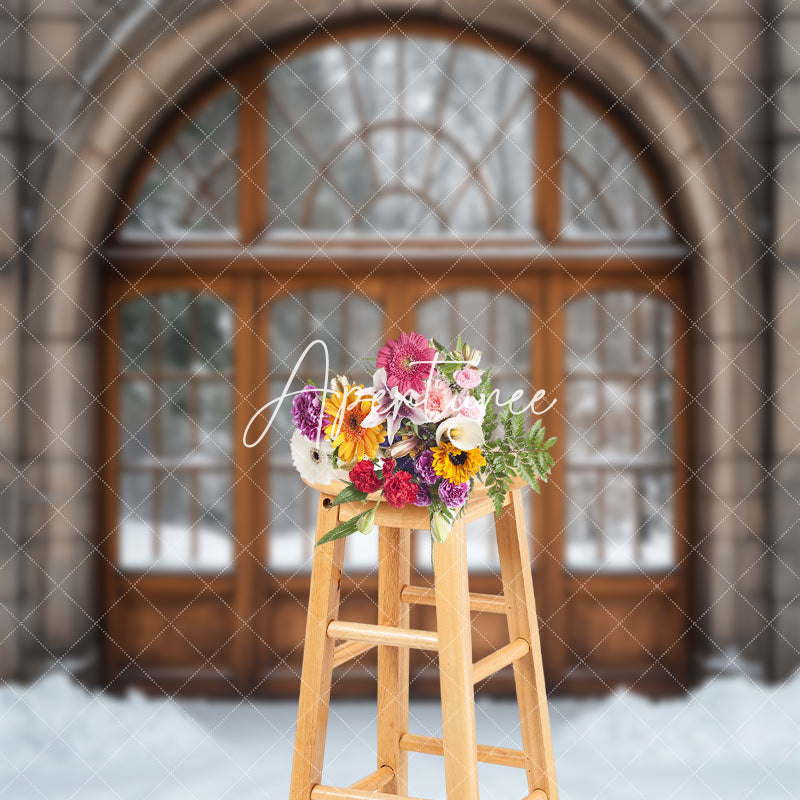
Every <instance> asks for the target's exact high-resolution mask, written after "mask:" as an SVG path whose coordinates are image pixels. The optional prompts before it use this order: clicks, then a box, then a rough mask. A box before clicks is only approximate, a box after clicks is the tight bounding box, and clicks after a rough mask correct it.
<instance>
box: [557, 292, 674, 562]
mask: <svg viewBox="0 0 800 800" xmlns="http://www.w3.org/2000/svg"><path fill="white" fill-rule="evenodd" d="M592 309H594V311H592ZM590 314H591V315H592V316H593V317H594V318H595V319H597V320H599V323H600V324H599V325H595V324H592V325H591V326H589V325H587V324H586V320H587V316H589V315H590ZM671 317H672V311H671V308H670V306H669V303H668V302H667V301H665V300H663V299H661V298H658V297H653V296H645V295H643V294H640V293H637V292H633V291H630V290H607V291H601V292H597V293H594V294H592V295H585V296H582V297H580V298H575V299H574V300H572V301H571V302H570V303H569V305H568V306H567V311H566V324H567V331H566V338H567V342H566V348H565V362H566V387H565V395H566V408H565V417H566V421H567V449H566V452H565V457H566V462H567V493H568V496H567V499H566V513H567V546H566V553H565V556H566V564H567V566H568V567H569V568H570V569H574V570H596V569H597V570H617V571H635V570H638V569H664V568H666V567H668V566H670V564H671V563H672V562H673V559H674V535H675V534H674V531H673V530H672V501H671V488H670V487H671V481H672V476H671V468H672V464H673V455H672V448H673V445H672V427H671V414H672V397H673V383H672V378H671V377H670V376H669V374H668V373H667V372H665V369H664V368H665V367H666V366H667V365H670V366H671V355H670V353H671V349H672V337H673V334H672V323H671ZM590 359H591V361H592V367H591V370H588V371H587V361H588V360H590ZM590 467H592V468H591V469H590Z"/></svg>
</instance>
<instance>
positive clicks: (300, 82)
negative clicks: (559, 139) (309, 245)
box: [267, 34, 534, 236]
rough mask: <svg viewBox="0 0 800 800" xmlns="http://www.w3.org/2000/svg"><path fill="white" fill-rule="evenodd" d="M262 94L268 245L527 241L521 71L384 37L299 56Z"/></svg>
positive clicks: (528, 157)
mask: <svg viewBox="0 0 800 800" xmlns="http://www.w3.org/2000/svg"><path fill="white" fill-rule="evenodd" d="M267 83H268V87H267V90H268V98H269V101H268V120H269V128H270V141H269V154H268V158H269V167H268V170H267V173H268V181H269V186H268V189H269V195H270V197H271V198H272V199H273V201H274V203H273V207H272V212H271V213H272V216H271V222H270V225H269V229H268V233H298V232H300V231H306V230H316V231H326V232H340V231H341V232H358V233H359V234H361V235H368V236H369V235H394V236H430V235H445V234H447V233H449V232H451V231H455V232H459V233H462V234H464V235H467V236H477V235H486V234H489V235H491V234H501V235H504V236H508V235H509V234H517V233H519V234H522V235H526V236H530V235H531V233H532V218H533V201H532V197H533V193H532V191H531V187H532V184H533V167H532V158H533V120H532V118H533V110H534V91H533V73H532V71H531V69H530V67H529V66H528V65H527V64H526V63H523V62H522V61H514V62H513V64H511V63H509V62H507V61H506V59H504V58H503V57H502V56H500V55H499V54H497V53H496V52H494V51H492V50H489V49H488V48H482V47H476V46H473V45H468V44H464V43H461V42H458V43H450V42H448V41H446V40H441V39H438V38H436V37H424V36H416V37H408V36H406V35H404V34H402V35H401V34H390V35H387V36H383V37H381V38H380V39H373V38H362V39H356V40H353V41H350V42H348V43H346V44H344V45H343V44H340V43H336V44H326V45H323V46H321V47H317V48H316V49H314V50H311V51H308V52H304V53H301V54H298V55H296V56H294V57H292V58H290V59H289V60H288V61H286V62H285V63H282V64H280V65H279V66H277V67H276V68H275V69H274V70H272V72H271V73H270V75H269V77H268V81H267Z"/></svg>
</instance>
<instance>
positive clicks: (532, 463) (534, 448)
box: [483, 406, 556, 514]
mask: <svg viewBox="0 0 800 800" xmlns="http://www.w3.org/2000/svg"><path fill="white" fill-rule="evenodd" d="M490 408H491V411H492V414H493V417H494V419H493V420H491V421H489V425H490V426H491V427H490V428H489V430H488V432H487V421H488V418H489V413H488V412H489V410H490V409H489V408H487V415H486V419H485V420H484V425H483V432H484V436H485V437H486V444H485V445H484V447H483V455H484V458H485V459H486V466H485V467H484V470H483V472H484V482H485V483H486V489H487V491H488V493H489V497H491V498H492V501H493V502H494V507H495V511H497V513H498V514H500V513H501V511H502V509H503V501H504V500H505V496H506V494H507V493H508V490H509V489H510V488H511V482H512V480H513V479H514V478H515V477H517V476H519V477H520V478H522V479H523V480H524V481H525V482H526V483H528V484H529V485H530V487H531V488H532V489H533V490H534V491H536V492H538V491H539V482H540V481H542V482H545V483H546V482H547V478H548V476H549V474H550V471H551V469H552V468H553V464H554V463H555V462H554V460H553V456H552V455H551V454H550V449H551V448H552V447H553V445H554V444H555V443H556V439H555V437H554V436H553V437H550V438H549V439H545V435H546V433H545V429H544V425H543V424H542V421H541V419H538V420H536V422H535V423H534V425H533V426H532V427H531V428H530V430H528V431H526V430H525V417H524V415H523V414H514V413H512V411H511V407H510V406H506V407H505V408H504V409H503V410H502V412H501V413H500V417H499V421H500V424H501V425H502V426H503V436H502V438H499V439H492V438H490V437H491V436H492V434H493V433H494V430H495V428H496V426H497V413H496V412H495V411H494V408H493V407H491V406H490Z"/></svg>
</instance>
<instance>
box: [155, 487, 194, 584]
mask: <svg viewBox="0 0 800 800" xmlns="http://www.w3.org/2000/svg"><path fill="white" fill-rule="evenodd" d="M188 480H189V479H188V476H185V475H181V474H176V475H166V476H164V477H163V480H162V482H161V484H160V486H159V487H158V490H157V491H158V503H159V509H160V513H159V519H158V541H159V544H160V552H159V555H158V557H157V563H156V567H157V568H159V569H168V568H175V567H178V568H183V569H185V568H187V567H189V564H190V561H191V560H192V552H191V546H192V543H191V538H192V532H191V530H190V526H191V519H190V516H189V514H190V508H191V488H190V486H189V483H188Z"/></svg>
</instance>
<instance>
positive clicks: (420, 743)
mask: <svg viewBox="0 0 800 800" xmlns="http://www.w3.org/2000/svg"><path fill="white" fill-rule="evenodd" d="M400 749H401V750H406V751H408V752H411V753H426V754H427V755H429V756H443V755H444V742H442V740H441V739H438V738H436V737H435V736H420V735H419V734H416V733H404V734H403V735H402V736H401V737H400ZM478 761H482V762H484V763H485V764H499V765H500V766H501V767H518V768H519V769H525V767H526V765H527V761H526V757H525V753H523V752H522V750H511V749H510V748H508V747H492V745H488V744H479V745H478ZM527 800H529V799H527ZM533 800H538V798H533Z"/></svg>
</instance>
